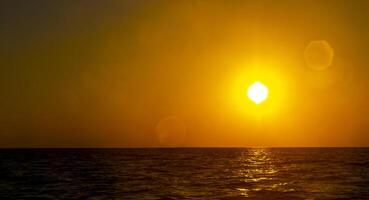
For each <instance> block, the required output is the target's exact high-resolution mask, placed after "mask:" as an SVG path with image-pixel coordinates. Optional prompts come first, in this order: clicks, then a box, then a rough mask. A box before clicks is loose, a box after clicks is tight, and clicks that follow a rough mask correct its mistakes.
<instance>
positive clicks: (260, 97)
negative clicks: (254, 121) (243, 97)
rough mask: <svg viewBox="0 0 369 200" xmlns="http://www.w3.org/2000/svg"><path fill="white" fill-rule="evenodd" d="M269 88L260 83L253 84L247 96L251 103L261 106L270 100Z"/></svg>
mask: <svg viewBox="0 0 369 200" xmlns="http://www.w3.org/2000/svg"><path fill="white" fill-rule="evenodd" d="M268 93H269V90H268V88H267V87H266V86H265V85H264V84H262V83H261V82H259V81H256V82H255V83H253V84H252V85H251V86H250V87H249V89H248V90H247V96H248V97H249V99H250V100H251V101H253V102H254V103H256V104H260V103H262V102H263V101H265V100H266V99H267V98H268Z"/></svg>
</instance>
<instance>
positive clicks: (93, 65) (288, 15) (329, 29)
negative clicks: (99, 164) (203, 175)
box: [0, 0, 369, 148]
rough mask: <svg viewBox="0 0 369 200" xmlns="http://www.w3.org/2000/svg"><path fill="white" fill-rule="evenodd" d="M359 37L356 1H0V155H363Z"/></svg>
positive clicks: (364, 4)
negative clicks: (259, 85)
mask: <svg viewBox="0 0 369 200" xmlns="http://www.w3.org/2000/svg"><path fill="white" fill-rule="evenodd" d="M368 35H369V2H368V1H366V0H362V1H360V0H356V1H346V0H325V1H318V0H316V1H314V0H309V1H308V0H301V1H294V0H277V1H274V0H223V1H220V0H176V1H171V0H166V1H165V0H157V1H151V0H107V1H100V0H65V1H48V0H34V1H27V0H2V1H0V147H3V148H5V147H160V146H164V147H168V146H169V147H176V146H182V147H254V146H267V147H268V146H273V147H289V146H293V147H305V146H324V147H326V146H369V104H368V98H369V93H368V91H369V79H368V78H367V77H369V67H368V64H369V56H368V53H367V52H369V37H368ZM322 63H323V64H322ZM319 64H322V65H321V66H319ZM254 81H261V82H263V83H264V84H265V85H266V86H267V87H268V88H269V92H270V94H269V98H268V99H267V100H266V101H265V102H264V103H262V104H260V105H255V104H253V103H252V102H251V101H250V100H249V99H248V98H247V95H246V91H247V88H248V86H249V85H250V84H251V83H252V82H254Z"/></svg>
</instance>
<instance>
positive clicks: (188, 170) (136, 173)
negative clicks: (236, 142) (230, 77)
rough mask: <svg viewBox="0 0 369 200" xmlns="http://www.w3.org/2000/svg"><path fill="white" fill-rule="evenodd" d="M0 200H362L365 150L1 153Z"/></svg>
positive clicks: (368, 192)
mask: <svg viewBox="0 0 369 200" xmlns="http://www.w3.org/2000/svg"><path fill="white" fill-rule="evenodd" d="M0 160H1V164H0V198H1V199H124V200H126V199H127V200H128V199H138V200H140V199H142V200H146V199H168V200H169V199H369V148H266V149H262V148H141V149H134V148H129V149H2V150H0Z"/></svg>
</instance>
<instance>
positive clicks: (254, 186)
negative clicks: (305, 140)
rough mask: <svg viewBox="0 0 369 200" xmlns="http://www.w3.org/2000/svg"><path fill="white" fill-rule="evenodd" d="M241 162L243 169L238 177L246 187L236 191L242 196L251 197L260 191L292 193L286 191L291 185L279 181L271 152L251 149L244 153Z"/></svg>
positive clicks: (240, 158)
mask: <svg viewBox="0 0 369 200" xmlns="http://www.w3.org/2000/svg"><path fill="white" fill-rule="evenodd" d="M239 162H240V165H241V166H242V168H241V169H239V170H238V171H237V176H238V177H239V178H240V181H241V182H243V183H244V185H245V187H238V188H235V189H236V190H237V191H238V192H239V194H240V195H241V196H244V197H249V196H250V193H252V192H258V191H277V192H288V191H292V190H291V188H289V189H286V187H287V186H288V184H289V183H286V182H281V181H280V180H278V179H277V175H278V172H279V171H278V169H277V167H276V166H275V165H274V163H273V162H274V161H273V157H272V155H271V152H270V150H268V149H262V148H255V149H250V150H248V151H245V152H243V154H242V155H241V156H240V157H239ZM287 190H288V191H287Z"/></svg>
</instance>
